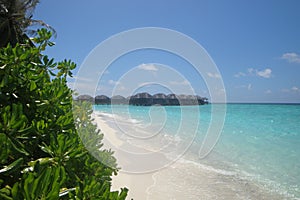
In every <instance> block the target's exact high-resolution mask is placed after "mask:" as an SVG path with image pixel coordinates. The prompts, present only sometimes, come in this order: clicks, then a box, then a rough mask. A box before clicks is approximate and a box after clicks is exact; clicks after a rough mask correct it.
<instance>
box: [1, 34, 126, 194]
mask: <svg viewBox="0 0 300 200" xmlns="http://www.w3.org/2000/svg"><path fill="white" fill-rule="evenodd" d="M50 37H51V32H49V31H46V30H45V29H42V30H40V31H38V37H37V38H35V39H34V42H35V43H36V46H30V45H19V44H18V43H17V44H16V46H15V47H12V46H11V45H8V46H7V47H6V48H0V199H27V200H31V199H125V197H126V195H127V189H126V188H124V189H121V192H120V193H119V192H118V191H115V192H111V191H110V189H111V176H112V174H116V173H117V170H118V169H117V164H116V159H115V158H114V157H113V156H112V154H113V152H111V151H110V150H104V149H102V143H101V140H102V138H103V135H102V134H101V133H100V132H99V131H98V130H97V129H96V126H95V125H94V124H93V123H92V119H91V116H90V114H91V112H92V110H91V105H90V104H89V103H88V102H78V104H77V105H74V106H73V107H74V108H72V104H73V99H72V91H71V90H70V89H69V88H68V86H67V81H66V79H67V77H68V76H72V72H71V70H72V69H74V68H75V64H74V63H73V62H71V61H67V60H64V61H62V62H58V63H56V62H54V60H53V59H49V58H48V56H47V55H43V50H44V49H45V48H46V47H47V46H49V45H52V43H51V42H50V41H49V39H50ZM72 109H73V111H74V112H72ZM73 113H74V116H73ZM79 134H80V135H79ZM79 136H81V137H79ZM84 144H89V145H88V148H87V147H86V146H84ZM91 152H92V153H93V156H92V155H91ZM99 159H101V160H102V161H103V162H99V161H98V160H99Z"/></svg>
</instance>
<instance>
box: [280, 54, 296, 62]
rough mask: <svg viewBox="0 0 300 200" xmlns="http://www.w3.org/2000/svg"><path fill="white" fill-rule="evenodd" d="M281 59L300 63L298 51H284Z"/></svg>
mask: <svg viewBox="0 0 300 200" xmlns="http://www.w3.org/2000/svg"><path fill="white" fill-rule="evenodd" d="M281 59H283V60H286V61H288V62H289V63H300V55H298V54H296V53H284V54H283V55H282V56H281Z"/></svg>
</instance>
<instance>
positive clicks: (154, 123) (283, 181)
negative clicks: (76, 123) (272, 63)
mask: <svg viewBox="0 0 300 200" xmlns="http://www.w3.org/2000/svg"><path fill="white" fill-rule="evenodd" d="M213 106H214V108H213ZM223 107H224V105H221V104H214V105H204V106H185V107H179V106H173V107H172V106H169V107H162V106H152V107H142V106H138V107H137V106H113V107H110V106H99V105H97V106H95V107H94V109H95V110H96V111H99V112H101V113H102V114H104V115H103V116H105V117H106V120H107V121H110V123H115V124H117V127H118V128H119V134H120V135H119V136H120V138H122V139H124V140H127V141H130V142H131V144H134V145H137V146H141V147H144V148H147V149H152V150H153V151H156V152H159V153H163V154H164V155H165V156H166V157H167V158H168V159H169V160H170V161H175V160H177V162H176V163H175V164H174V163H173V164H172V163H171V162H170V165H169V168H168V170H164V168H163V167H164V166H163V167H162V168H161V169H160V170H158V171H156V172H155V174H154V175H153V178H154V179H155V180H156V182H157V183H159V186H158V185H156V186H155V185H154V186H152V187H151V188H149V189H148V192H149V195H150V197H151V198H150V199H157V198H156V197H157V195H165V196H164V197H165V199H199V198H200V199H276V198H278V199H297V198H300V185H299V183H300V105H280V104H227V105H226V116H225V123H224V127H223V129H222V131H221V136H220V138H219V140H218V143H217V145H216V146H215V147H214V149H213V151H212V152H210V154H209V155H208V156H207V157H205V158H204V159H200V157H199V149H200V148H201V146H202V145H203V142H204V139H205V136H206V134H207V131H208V128H209V126H210V123H211V119H212V117H215V119H216V121H217V122H218V121H219V122H220V123H222V120H223V119H222V115H221V114H219V112H218V109H220V110H222V109H223ZM213 110H214V112H212V111H213ZM219 118H220V119H219ZM174 175H175V176H174ZM162 185H164V187H162ZM171 189H172V190H173V191H172V192H170V190H171ZM176 191H177V192H176ZM172 195H173V196H172ZM174 195H175V196H174ZM160 199H164V198H160Z"/></svg>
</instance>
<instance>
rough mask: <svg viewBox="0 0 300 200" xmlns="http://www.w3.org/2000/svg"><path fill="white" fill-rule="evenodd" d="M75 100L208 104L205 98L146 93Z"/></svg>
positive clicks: (153, 103) (121, 102)
mask: <svg viewBox="0 0 300 200" xmlns="http://www.w3.org/2000/svg"><path fill="white" fill-rule="evenodd" d="M75 100H77V101H89V102H92V103H95V104H97V105H110V104H114V105H122V104H129V105H136V106H152V105H162V106H179V105H203V104H208V99H207V98H206V97H200V96H198V95H183V94H181V95H176V94H168V95H166V94H163V93H158V94H154V95H151V94H149V93H147V92H143V93H138V94H135V95H132V96H128V97H127V98H125V97H123V96H121V95H115V96H112V97H111V98H109V97H108V96H106V95H98V96H96V97H95V98H93V97H92V96H89V95H80V96H78V97H77V98H76V99H75Z"/></svg>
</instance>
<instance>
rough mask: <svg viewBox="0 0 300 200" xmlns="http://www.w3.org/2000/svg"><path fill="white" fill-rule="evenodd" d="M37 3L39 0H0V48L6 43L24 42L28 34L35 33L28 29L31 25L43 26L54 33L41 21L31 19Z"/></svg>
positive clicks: (13, 44)
mask: <svg viewBox="0 0 300 200" xmlns="http://www.w3.org/2000/svg"><path fill="white" fill-rule="evenodd" d="M38 3H39V0H0V35H1V38H0V48H1V47H5V46H7V44H11V45H12V46H15V45H16V44H17V43H25V42H26V40H28V39H29V37H28V35H32V34H34V33H35V31H34V30H29V29H28V27H29V26H32V25H40V26H45V27H47V28H48V29H50V30H51V31H52V32H54V33H55V31H54V30H53V29H52V28H51V27H50V26H48V25H47V24H45V23H44V22H43V21H41V20H34V19H32V13H33V11H34V9H35V7H36V5H37V4H38ZM29 41H30V40H29ZM30 42H31V41H30ZM31 44H32V43H31ZM32 45H33V44H32Z"/></svg>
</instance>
